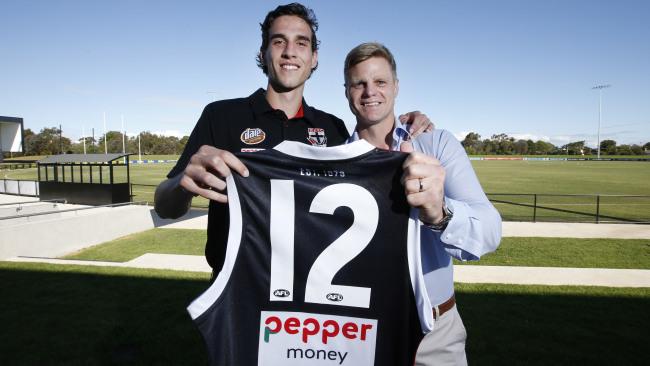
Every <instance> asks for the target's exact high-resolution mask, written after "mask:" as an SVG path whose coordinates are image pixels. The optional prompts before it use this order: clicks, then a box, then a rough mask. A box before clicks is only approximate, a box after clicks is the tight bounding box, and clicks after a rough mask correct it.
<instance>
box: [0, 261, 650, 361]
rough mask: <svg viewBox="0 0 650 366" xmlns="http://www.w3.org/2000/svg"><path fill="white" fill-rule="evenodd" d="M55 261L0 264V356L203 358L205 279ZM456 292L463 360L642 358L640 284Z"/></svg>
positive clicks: (645, 321)
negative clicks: (199, 299) (191, 312)
mask: <svg viewBox="0 0 650 366" xmlns="http://www.w3.org/2000/svg"><path fill="white" fill-rule="evenodd" d="M64 267H65V268H67V269H66V270H61V269H60V268H62V267H61V266H59V267H56V266H49V267H38V268H37V267H30V266H27V265H24V264H23V265H21V266H20V267H18V266H8V265H2V266H0V279H1V282H0V299H2V300H1V301H0V327H1V328H0V329H2V330H1V332H0V364H2V365H34V364H47V365H88V364H93V365H97V364H100V365H203V364H206V362H207V361H206V356H205V350H204V347H203V343H202V340H201V338H200V335H199V333H198V331H197V330H196V329H195V327H194V325H193V323H192V321H191V320H190V318H189V316H188V315H187V313H186V311H185V307H186V306H187V305H188V304H189V303H190V302H191V301H192V300H193V299H194V298H195V297H196V296H197V295H198V294H199V293H201V292H202V291H203V290H205V289H206V287H207V278H197V277H196V276H197V275H192V274H180V275H176V274H174V275H170V274H169V272H157V274H155V276H153V275H151V272H144V271H139V272H138V271H134V272H131V273H127V274H125V273H124V272H123V271H124V269H83V268H81V267H79V268H75V267H73V266H64ZM635 291H636V292H635ZM457 292H458V294H457V298H458V301H459V304H460V305H459V308H460V311H461V314H462V315H463V319H464V321H465V325H466V327H467V329H468V333H469V339H468V345H467V350H468V359H469V361H470V364H477V365H485V364H488V365H516V364H527V365H560V364H566V365H575V364H625V365H632V364H642V363H643V364H645V362H644V361H646V360H647V359H646V353H645V352H646V346H645V345H646V341H647V332H648V329H650V322H649V317H648V315H647V309H649V308H650V296H649V292H648V291H647V290H641V292H638V290H629V289H599V288H585V287H575V288H571V287H562V288H552V287H539V286H521V287H519V286H505V285H489V286H486V285H460V286H459V288H458V291H457ZM251 342H256V341H255V340H254V339H251ZM243 366H245V365H243Z"/></svg>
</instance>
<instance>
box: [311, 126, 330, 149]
mask: <svg viewBox="0 0 650 366" xmlns="http://www.w3.org/2000/svg"><path fill="white" fill-rule="evenodd" d="M307 141H309V143H310V144H312V145H314V146H323V147H324V146H327V136H325V130H324V129H322V128H308V129H307Z"/></svg>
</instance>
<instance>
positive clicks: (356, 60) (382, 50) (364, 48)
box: [343, 42, 397, 85]
mask: <svg viewBox="0 0 650 366" xmlns="http://www.w3.org/2000/svg"><path fill="white" fill-rule="evenodd" d="M372 57H381V58H383V59H385V60H386V61H388V63H389V64H390V67H391V69H392V70H393V77H394V78H395V80H397V64H396V63H395V57H393V54H392V53H391V52H390V50H389V49H388V48H387V47H386V46H384V45H383V44H381V43H377V42H367V43H362V44H360V45H358V46H356V47H354V48H353V49H352V50H351V51H350V52H348V55H347V56H346V57H345V63H344V64H343V76H344V77H345V84H346V85H347V83H348V73H349V71H350V69H351V68H352V67H354V66H356V65H358V64H360V63H362V62H363V61H366V60H368V59H370V58H372Z"/></svg>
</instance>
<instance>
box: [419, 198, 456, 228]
mask: <svg viewBox="0 0 650 366" xmlns="http://www.w3.org/2000/svg"><path fill="white" fill-rule="evenodd" d="M442 213H443V217H442V220H440V222H438V223H435V224H428V223H426V222H423V223H422V225H424V226H426V227H428V228H429V229H431V230H433V231H435V232H442V231H444V230H445V229H446V228H447V225H449V221H451V219H452V218H453V217H454V213H453V212H452V211H451V210H450V209H449V207H447V205H446V204H445V203H443V204H442Z"/></svg>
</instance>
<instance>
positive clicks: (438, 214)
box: [344, 43, 501, 365]
mask: <svg viewBox="0 0 650 366" xmlns="http://www.w3.org/2000/svg"><path fill="white" fill-rule="evenodd" d="M344 77H345V95H346V97H347V99H348V103H349V105H350V109H351V111H352V113H354V115H355V116H356V118H357V126H356V130H355V131H354V133H353V135H352V137H351V138H350V140H351V141H354V140H358V139H364V140H366V141H368V142H370V143H371V144H372V145H374V146H375V147H378V148H380V149H386V150H398V151H400V150H401V151H403V152H410V155H409V157H408V158H407V159H406V161H405V163H404V174H403V176H402V182H403V184H404V190H405V193H406V197H407V201H408V203H409V205H411V206H412V207H415V208H418V209H419V213H420V221H421V222H422V224H423V225H422V227H421V230H420V247H421V261H422V263H421V264H422V272H423V279H424V282H425V285H426V292H427V298H428V299H427V301H425V303H427V304H424V305H422V306H427V307H428V308H431V309H432V311H431V312H425V314H430V317H429V319H427V322H426V323H428V324H429V325H430V327H429V328H430V331H429V332H428V333H427V334H426V335H425V337H424V339H423V340H422V342H421V343H420V346H419V348H418V352H417V355H416V362H415V364H416V365H466V364H467V359H466V356H465V339H466V335H467V334H466V332H465V327H464V326H463V322H462V320H461V318H460V315H459V314H458V311H457V309H456V306H455V302H456V301H455V297H454V283H453V264H452V257H454V258H457V259H460V260H477V259H479V257H480V256H481V255H483V254H486V253H489V252H492V251H494V250H495V249H496V248H497V246H498V245H499V241H500V239H501V217H500V216H499V213H498V211H497V210H496V209H495V208H494V206H492V204H491V203H490V201H489V200H488V199H487V197H486V196H485V193H483V189H482V188H481V185H480V184H479V182H478V179H477V178H476V175H475V174H474V170H473V169H472V166H471V164H470V161H469V158H468V157H467V154H466V153H465V150H464V149H463V147H462V146H461V145H460V143H459V142H458V140H456V139H455V138H454V136H453V135H452V134H451V133H449V132H448V131H445V130H439V129H437V130H435V131H433V132H431V133H424V134H421V135H419V136H417V137H415V138H413V139H411V140H410V141H408V142H405V141H404V140H405V137H406V136H408V133H407V132H406V131H405V130H404V129H403V127H402V126H401V125H400V124H399V123H397V120H396V118H395V114H394V113H395V112H394V107H395V98H396V97H397V94H398V91H399V81H398V79H397V65H396V63H395V59H394V57H393V55H392V54H391V52H390V51H389V50H388V48H386V47H385V46H383V45H381V44H378V43H364V44H361V45H359V46H357V47H355V48H354V49H352V50H351V51H350V52H349V53H348V55H347V57H346V59H345V64H344Z"/></svg>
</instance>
